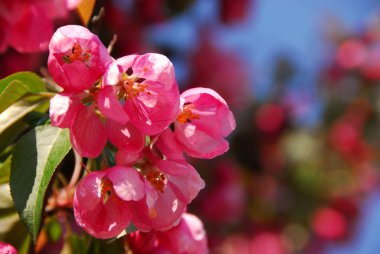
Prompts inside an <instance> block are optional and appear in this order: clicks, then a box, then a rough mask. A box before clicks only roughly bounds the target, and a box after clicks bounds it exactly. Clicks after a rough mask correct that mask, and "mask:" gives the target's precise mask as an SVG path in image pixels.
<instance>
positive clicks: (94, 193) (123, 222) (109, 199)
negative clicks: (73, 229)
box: [73, 166, 144, 238]
mask: <svg viewBox="0 0 380 254" xmlns="http://www.w3.org/2000/svg"><path fill="white" fill-rule="evenodd" d="M143 197H144V182H143V181H142V179H141V177H140V175H139V173H138V172H137V171H136V170H135V169H134V168H131V167H122V166H115V167H112V168H108V169H105V170H102V171H96V172H92V173H90V174H89V175H87V176H85V178H84V179H82V181H81V182H80V183H79V184H78V186H77V189H76V191H75V195H74V202H73V206H74V215H75V219H76V221H77V223H78V224H79V225H80V226H81V227H82V228H84V229H85V230H86V231H87V232H88V233H89V234H91V235H92V236H94V237H97V238H111V237H115V236H117V235H118V234H120V233H121V232H122V231H123V230H124V229H126V228H127V227H128V225H129V223H130V222H131V219H132V213H131V209H130V204H131V203H133V201H137V200H140V199H142V198H143Z"/></svg>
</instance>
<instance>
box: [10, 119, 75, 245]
mask: <svg viewBox="0 0 380 254" xmlns="http://www.w3.org/2000/svg"><path fill="white" fill-rule="evenodd" d="M70 148H71V144H70V139H69V131H68V129H60V128H55V127H52V126H50V125H44V126H38V127H36V128H35V129H33V130H32V131H30V132H28V133H27V134H25V135H24V136H23V137H21V138H20V140H19V142H18V143H17V144H16V147H15V151H14V153H13V157H12V164H11V176H10V186H11V194H12V198H13V201H14V203H15V206H16V209H17V211H18V213H19V214H20V217H21V219H22V220H23V221H24V222H25V223H26V225H27V227H28V230H29V232H30V233H31V234H32V237H33V240H34V242H35V241H36V240H37V236H38V232H39V229H40V224H41V217H42V213H43V205H44V204H43V203H44V198H45V193H46V190H47V187H48V185H49V182H50V180H51V178H52V176H53V174H54V172H55V169H56V168H57V166H58V165H59V163H60V162H61V161H62V160H63V158H64V157H65V156H66V154H67V153H68V152H69V150H70Z"/></svg>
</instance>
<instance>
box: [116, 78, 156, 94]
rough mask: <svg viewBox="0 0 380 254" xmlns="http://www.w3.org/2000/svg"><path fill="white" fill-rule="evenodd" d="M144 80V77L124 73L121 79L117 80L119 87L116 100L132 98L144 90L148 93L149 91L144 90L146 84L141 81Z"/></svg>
mask: <svg viewBox="0 0 380 254" xmlns="http://www.w3.org/2000/svg"><path fill="white" fill-rule="evenodd" d="M144 81H145V79H143V78H137V77H136V78H133V77H130V76H128V75H127V74H125V75H124V76H123V78H122V80H121V81H120V82H119V87H120V89H119V91H118V92H117V98H118V100H121V99H124V100H127V99H133V98H135V97H137V96H139V95H140V94H141V93H144V92H146V93H147V94H148V95H150V92H149V91H148V92H147V91H146V89H147V87H148V85H147V84H145V83H143V82H144Z"/></svg>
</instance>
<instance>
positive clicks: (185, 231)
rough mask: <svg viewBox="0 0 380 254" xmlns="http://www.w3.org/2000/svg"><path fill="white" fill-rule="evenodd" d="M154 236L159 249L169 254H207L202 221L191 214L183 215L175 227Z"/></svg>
mask: <svg viewBox="0 0 380 254" xmlns="http://www.w3.org/2000/svg"><path fill="white" fill-rule="evenodd" d="M156 235H157V239H158V242H159V245H160V247H161V249H164V250H166V251H168V252H169V253H172V254H184V253H186V254H203V253H208V248H207V237H206V232H205V230H204V228H203V224H202V221H201V220H200V219H198V218H197V217H196V216H194V215H192V214H189V213H185V214H183V215H182V218H181V221H180V222H179V223H178V225H177V226H176V227H174V228H172V229H170V230H168V231H161V232H157V233H156Z"/></svg>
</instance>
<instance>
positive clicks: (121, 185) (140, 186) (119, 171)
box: [107, 166, 145, 201]
mask: <svg viewBox="0 0 380 254" xmlns="http://www.w3.org/2000/svg"><path fill="white" fill-rule="evenodd" d="M108 170H109V171H108V172H107V177H108V178H109V179H110V180H111V182H112V183H113V188H114V190H115V192H116V194H117V195H118V196H119V198H121V199H123V200H125V201H130V200H134V201H138V200H140V199H142V198H143V197H144V195H145V191H144V189H145V187H144V181H143V180H142V179H141V176H140V174H139V173H138V172H137V170H136V169H134V168H132V167H122V166H114V167H112V168H109V169H108Z"/></svg>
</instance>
